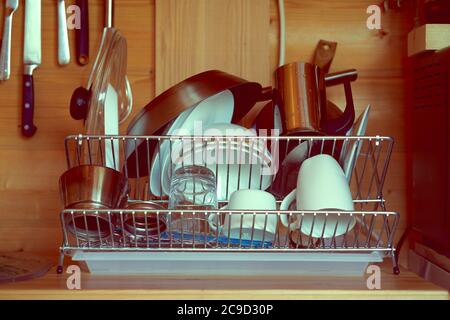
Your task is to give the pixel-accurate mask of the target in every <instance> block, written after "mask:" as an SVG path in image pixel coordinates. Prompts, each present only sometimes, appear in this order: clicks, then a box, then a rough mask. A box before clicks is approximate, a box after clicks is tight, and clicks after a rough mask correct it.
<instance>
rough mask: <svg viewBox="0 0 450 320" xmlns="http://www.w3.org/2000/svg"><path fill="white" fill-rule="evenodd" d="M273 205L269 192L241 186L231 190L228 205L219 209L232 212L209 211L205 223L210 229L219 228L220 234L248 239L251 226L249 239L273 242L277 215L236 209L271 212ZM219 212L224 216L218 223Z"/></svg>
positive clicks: (273, 199) (215, 229)
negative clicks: (217, 212)
mask: <svg viewBox="0 0 450 320" xmlns="http://www.w3.org/2000/svg"><path fill="white" fill-rule="evenodd" d="M276 208H277V205H276V200H275V197H274V196H273V195H272V194H270V193H268V192H266V191H262V190H254V189H241V190H238V191H235V192H233V193H232V194H231V196H230V201H229V202H228V206H226V207H224V208H222V209H223V210H229V211H233V213H230V214H222V215H218V214H215V213H212V214H210V215H209V217H208V221H209V226H210V228H211V229H212V230H213V231H214V232H217V230H219V232H220V234H221V235H222V236H225V237H230V238H233V239H242V240H251V239H252V229H253V240H255V241H263V240H264V241H273V240H274V238H275V233H276V230H277V224H278V215H277V214H275V213H267V214H266V213H255V214H252V213H251V212H245V213H244V212H239V210H246V211H248V210H249V211H253V210H256V211H258V210H262V211H272V210H276ZM223 215H225V218H224V219H223V220H224V221H223V224H222V223H221V221H220V220H221V219H220V218H221V217H222V216H223ZM241 226H242V228H241ZM264 227H265V228H264Z"/></svg>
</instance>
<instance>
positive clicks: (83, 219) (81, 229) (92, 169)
mask: <svg viewBox="0 0 450 320" xmlns="http://www.w3.org/2000/svg"><path fill="white" fill-rule="evenodd" d="M59 189H60V195H61V200H62V203H63V207H64V208H65V209H74V210H77V211H76V212H73V213H67V214H66V215H65V216H64V223H65V224H66V226H67V228H68V230H69V231H70V232H71V233H73V234H74V235H75V236H76V237H77V238H81V239H84V240H89V241H91V240H93V241H95V240H99V239H102V238H106V237H108V236H110V234H111V231H112V230H114V225H115V219H116V218H115V216H114V215H103V214H98V213H96V212H95V211H93V210H97V209H99V210H100V209H115V208H118V207H120V206H121V205H122V204H123V203H125V202H126V200H127V194H128V191H129V188H128V180H127V178H126V177H125V176H124V175H122V174H121V173H120V172H119V171H116V170H113V169H111V168H107V167H102V166H94V165H81V166H77V167H73V168H71V169H69V170H67V171H66V172H65V173H63V175H62V176H61V177H60V179H59ZM79 210H86V211H85V212H79Z"/></svg>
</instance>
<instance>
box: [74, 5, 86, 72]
mask: <svg viewBox="0 0 450 320" xmlns="http://www.w3.org/2000/svg"><path fill="white" fill-rule="evenodd" d="M77 6H78V7H79V8H80V29H76V31H75V35H76V40H77V45H76V52H77V62H78V64H80V65H85V64H87V63H88V62H89V9H88V1H87V0H77Z"/></svg>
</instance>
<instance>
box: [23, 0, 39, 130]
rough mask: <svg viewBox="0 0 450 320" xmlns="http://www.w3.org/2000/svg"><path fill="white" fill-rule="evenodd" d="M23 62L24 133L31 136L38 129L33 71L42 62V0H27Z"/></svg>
mask: <svg viewBox="0 0 450 320" xmlns="http://www.w3.org/2000/svg"><path fill="white" fill-rule="evenodd" d="M23 63H24V75H23V105H22V134H23V135H24V136H26V137H31V136H33V135H34V133H35V132H36V129H37V128H36V126H35V125H34V123H33V114H34V84H33V71H34V70H35V69H36V68H37V67H38V66H39V65H40V64H41V0H25V36H24V50H23Z"/></svg>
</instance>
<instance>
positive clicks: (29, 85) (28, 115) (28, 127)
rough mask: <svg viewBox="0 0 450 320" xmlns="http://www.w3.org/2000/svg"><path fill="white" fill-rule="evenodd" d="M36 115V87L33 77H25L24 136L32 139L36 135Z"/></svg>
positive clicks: (26, 75)
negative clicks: (34, 117) (34, 118)
mask: <svg viewBox="0 0 450 320" xmlns="http://www.w3.org/2000/svg"><path fill="white" fill-rule="evenodd" d="M33 115H34V85H33V75H28V74H25V75H24V76H23V105H22V134H23V135H24V136H25V137H31V136H33V135H34V134H35V133H36V130H37V128H36V126H35V125H34V123H33Z"/></svg>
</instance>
